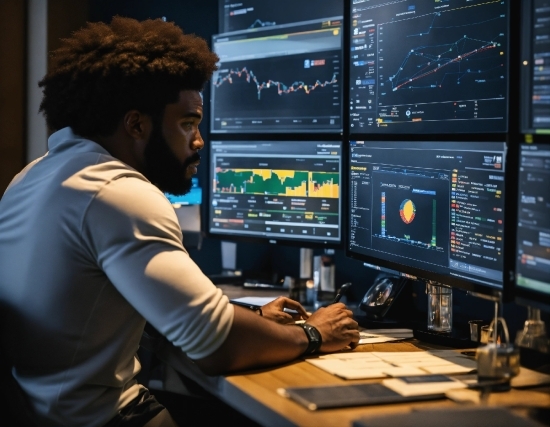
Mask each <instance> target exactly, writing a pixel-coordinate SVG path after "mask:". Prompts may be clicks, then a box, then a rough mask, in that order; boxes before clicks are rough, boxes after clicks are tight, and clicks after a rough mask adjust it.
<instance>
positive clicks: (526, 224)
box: [515, 4, 550, 312]
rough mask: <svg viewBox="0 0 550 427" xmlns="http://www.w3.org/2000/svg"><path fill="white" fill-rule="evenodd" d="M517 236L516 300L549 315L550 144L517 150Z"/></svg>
mask: <svg viewBox="0 0 550 427" xmlns="http://www.w3.org/2000/svg"><path fill="white" fill-rule="evenodd" d="M549 6H550V4H549ZM516 233H517V252H516V253H517V257H516V287H515V297H516V300H517V301H518V302H519V303H523V304H525V305H529V306H532V307H535V308H539V309H542V310H544V311H547V312H550V143H546V144H542V143H537V144H522V145H521V147H520V160H519V173H518V218H517V229H516Z"/></svg>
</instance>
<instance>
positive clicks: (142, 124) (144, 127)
mask: <svg viewBox="0 0 550 427" xmlns="http://www.w3.org/2000/svg"><path fill="white" fill-rule="evenodd" d="M123 125H124V129H125V130H126V133H128V135H130V136H131V137H132V138H133V139H134V140H135V141H146V140H148V139H149V134H150V132H151V118H150V117H149V116H148V115H146V114H143V113H140V112H139V111H137V110H130V111H128V112H127V113H126V114H125V115H124V122H123Z"/></svg>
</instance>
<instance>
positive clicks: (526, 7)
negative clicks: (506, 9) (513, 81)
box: [521, 0, 550, 133]
mask: <svg viewBox="0 0 550 427" xmlns="http://www.w3.org/2000/svg"><path fill="white" fill-rule="evenodd" d="M522 12H523V15H522V17H523V19H522V26H521V29H522V37H521V40H522V44H523V46H522V59H523V67H522V71H523V72H522V88H525V89H526V90H524V91H522V107H523V108H522V119H523V120H522V127H523V130H524V131H525V132H535V133H549V132H550V83H549V79H550V0H531V1H525V2H523V11H522Z"/></svg>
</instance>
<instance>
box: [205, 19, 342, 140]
mask: <svg viewBox="0 0 550 427" xmlns="http://www.w3.org/2000/svg"><path fill="white" fill-rule="evenodd" d="M212 48H213V50H214V52H216V54H217V55H218V56H219V58H220V61H219V64H218V67H219V68H218V70H217V71H215V72H214V75H213V76H212V79H211V91H210V96H211V115H210V131H211V133H214V134H220V133H226V134H228V133H239V134H242V133H258V134H265V133H294V132H322V133H338V132H341V131H342V87H343V85H342V17H339V18H338V17H336V18H335V17H330V18H327V19H315V20H310V21H305V22H301V23H298V24H289V25H280V26H272V27H266V28H262V29H260V30H258V31H252V32H251V31H243V32H233V33H224V34H218V35H215V36H213V37H212Z"/></svg>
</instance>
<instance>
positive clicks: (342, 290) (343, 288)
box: [332, 282, 351, 304]
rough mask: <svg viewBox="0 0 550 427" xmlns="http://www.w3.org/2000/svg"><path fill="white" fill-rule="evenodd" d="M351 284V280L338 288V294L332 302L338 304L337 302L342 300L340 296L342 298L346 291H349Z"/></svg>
mask: <svg viewBox="0 0 550 427" xmlns="http://www.w3.org/2000/svg"><path fill="white" fill-rule="evenodd" d="M350 286H351V282H348V283H344V284H343V285H342V286H341V287H340V289H338V293H337V294H336V296H335V297H334V301H332V304H336V303H337V302H339V301H340V298H342V297H343V296H344V295H345V294H346V292H347V291H348V289H349V287H350Z"/></svg>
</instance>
